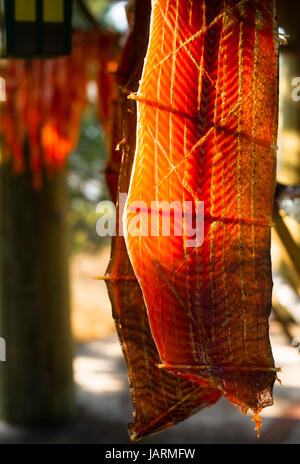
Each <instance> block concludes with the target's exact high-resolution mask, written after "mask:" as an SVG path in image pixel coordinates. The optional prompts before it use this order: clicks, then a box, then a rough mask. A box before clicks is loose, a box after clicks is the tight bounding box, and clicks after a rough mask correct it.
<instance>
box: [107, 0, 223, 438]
mask: <svg viewBox="0 0 300 464" xmlns="http://www.w3.org/2000/svg"><path fill="white" fill-rule="evenodd" d="M143 3H144V1H143ZM148 4H149V5H150V2H149V1H148ZM141 5H142V3H141V2H139V3H138V5H137V22H138V24H137V25H136V26H137V29H138V27H139V26H141V27H143V29H144V28H145V25H144V21H142V24H139V23H140V21H141V19H140V14H139V13H140V8H141ZM142 9H143V10H145V3H144V4H143V5H142ZM149 12H150V8H149ZM149 16H150V13H149ZM148 19H149V18H148ZM137 32H138V31H137ZM128 46H130V47H132V53H128ZM145 52H146V49H144V53H145ZM136 54H137V50H136V40H134V41H133V43H132V41H131V37H130V38H129V41H128V42H127V46H126V47H125V52H124V53H123V56H122V59H121V65H120V66H119V70H120V69H123V70H124V71H123V73H122V74H123V77H122V76H120V72H118V74H117V79H118V83H119V84H120V83H121V82H123V84H122V86H121V88H120V96H119V99H118V105H117V106H116V109H117V110H118V112H119V114H118V120H123V124H117V123H115V124H114V128H115V131H114V135H113V140H115V141H117V142H116V143H118V144H119V142H120V141H123V143H121V144H120V147H119V151H118V154H121V153H122V160H121V157H119V162H118V159H117V157H116V156H115V157H114V168H115V170H116V172H120V176H119V183H118V185H119V187H118V189H117V188H116V182H109V187H110V191H111V195H112V197H113V198H117V193H118V192H119V193H126V192H127V191H128V187H129V180H130V174H131V170H132V163H133V157H134V149H135V139H136V137H135V135H136V134H135V127H136V104H135V102H134V101H129V100H128V99H127V95H126V92H127V87H126V84H127V83H128V82H129V81H131V84H130V86H131V88H136V87H137V83H138V79H139V77H140V74H141V71H142V66H140V70H139V69H138V59H137V58H136ZM130 56H131V57H132V56H133V58H134V59H133V60H132V61H133V62H134V63H135V65H134V66H133V69H132V67H131V66H129V58H130ZM142 58H143V57H142ZM126 62H127V66H126ZM125 69H126V72H125ZM133 75H134V76H135V77H134V78H132V76H133ZM132 86H133V87H132ZM121 203H122V202H121ZM120 209H122V204H120V203H119V202H118V203H117V221H118V218H119V210H120ZM117 228H119V223H118V222H117ZM106 284H107V288H108V292H109V296H110V300H111V303H112V308H113V316H114V319H115V323H116V328H117V331H118V335H119V339H120V343H121V347H122V349H123V353H124V357H125V360H126V363H127V366H128V376H129V383H130V391H131V396H132V400H133V407H134V422H133V423H132V424H130V426H129V433H130V437H131V439H132V440H138V439H140V438H142V437H145V436H147V435H150V434H153V433H157V432H159V431H161V430H164V429H165V428H167V427H170V426H171V425H174V424H176V423H178V422H180V421H182V420H184V419H186V418H187V417H189V416H190V415H192V414H195V413H196V412H197V411H199V410H200V409H202V408H204V407H206V406H210V405H212V404H214V403H215V402H216V401H217V400H218V399H219V398H220V396H221V392H220V391H219V390H217V389H214V388H211V387H205V388H203V387H201V386H199V385H197V384H196V383H193V382H190V381H188V380H186V379H183V378H181V377H179V376H176V375H174V374H173V373H170V372H168V371H166V370H161V369H160V368H159V363H160V358H159V355H158V352H157V349H156V346H155V343H154V340H153V338H152V334H151V330H150V327H149V321H148V316H147V309H146V306H145V303H144V300H143V295H142V292H141V289H140V287H139V284H138V281H137V279H136V277H135V275H134V272H133V269H132V266H131V264H130V260H129V257H128V253H127V250H126V245H125V241H124V238H123V237H122V236H120V235H117V236H116V237H114V238H113V240H112V251H111V260H110V263H109V267H108V269H107V273H106Z"/></svg>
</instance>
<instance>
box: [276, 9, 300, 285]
mask: <svg viewBox="0 0 300 464" xmlns="http://www.w3.org/2000/svg"><path fill="white" fill-rule="evenodd" d="M278 19H279V26H280V27H282V28H283V29H284V31H285V33H286V34H288V35H289V38H288V45H287V46H282V47H280V100H279V101H280V118H279V121H280V125H279V138H278V141H279V152H278V172H277V180H278V181H279V182H280V183H282V184H285V185H295V184H300V101H295V99H294V98H293V95H294V94H293V91H294V90H295V86H294V85H293V82H294V78H296V77H299V76H300V58H299V57H300V31H299V24H300V3H299V2H287V1H285V0H280V1H279V15H278ZM282 225H286V226H287V228H288V230H289V232H290V234H291V237H292V239H293V240H294V242H295V243H296V244H297V246H298V247H300V225H299V224H297V223H296V221H295V220H294V219H291V218H288V217H285V218H284V220H283V224H282ZM277 266H278V268H279V270H280V272H282V274H284V276H285V277H286V278H287V279H288V280H289V281H290V282H291V283H292V285H293V286H294V287H295V288H297V287H298V279H297V278H296V275H295V273H294V269H293V268H291V267H290V266H288V265H286V263H285V261H284V260H281V261H280V260H279V262H278V264H277Z"/></svg>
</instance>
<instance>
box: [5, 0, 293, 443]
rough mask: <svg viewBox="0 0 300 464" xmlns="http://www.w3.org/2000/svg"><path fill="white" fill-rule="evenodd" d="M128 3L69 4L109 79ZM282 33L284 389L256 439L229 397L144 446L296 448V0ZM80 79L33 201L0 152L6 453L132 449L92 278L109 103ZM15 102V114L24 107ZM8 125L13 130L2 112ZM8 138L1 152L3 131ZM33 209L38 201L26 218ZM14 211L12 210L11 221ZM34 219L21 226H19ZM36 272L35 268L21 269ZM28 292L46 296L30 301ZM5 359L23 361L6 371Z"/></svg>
mask: <svg viewBox="0 0 300 464" xmlns="http://www.w3.org/2000/svg"><path fill="white" fill-rule="evenodd" d="M130 3H131V4H132V3H133V2H130ZM284 3H285V4H284ZM286 3H289V5H287V4H286ZM126 4H127V2H125V1H108V0H85V1H82V2H81V1H77V0H76V1H74V5H73V15H72V28H73V29H74V30H75V29H76V30H81V31H88V32H91V33H92V34H93V33H95V31H97V30H98V29H99V30H101V32H102V33H103V34H104V36H105V37H106V38H107V37H113V44H114V47H115V52H114V53H115V54H114V58H113V60H108V61H107V63H108V65H107V66H106V71H105V72H106V73H109V72H110V71H109V70H110V69H111V70H112V72H111V75H112V76H113V71H114V70H115V69H116V66H115V61H114V60H115V59H116V57H117V56H119V55H118V54H119V50H120V49H121V48H122V45H124V43H125V39H126V36H127V31H128V22H127V17H126V11H125V6H126ZM127 12H128V11H127ZM279 23H280V30H279V36H278V41H279V42H280V124H279V143H278V145H279V156H278V188H277V194H276V205H275V210H274V228H273V237H272V238H273V240H272V261H273V280H274V298H273V310H272V315H271V320H270V332H271V342H272V347H273V353H274V357H275V364H276V366H281V368H282V372H281V373H279V378H280V380H281V385H279V383H277V384H276V386H275V390H274V406H272V407H269V408H266V409H265V410H264V411H263V413H262V416H263V428H262V437H261V438H260V439H258V440H257V439H256V435H255V432H254V431H253V424H252V423H251V420H250V418H249V417H247V416H246V417H245V416H243V415H242V414H240V412H239V411H238V410H237V409H236V408H234V406H232V405H231V404H229V402H228V401H226V400H225V399H223V400H221V401H220V402H219V403H217V404H216V405H215V406H213V407H212V408H209V409H206V410H204V411H202V412H201V413H199V414H197V415H196V416H194V417H192V418H190V419H188V420H186V421H185V422H184V423H182V424H179V425H177V426H175V427H172V428H171V429H169V430H167V431H165V432H163V433H160V434H159V435H156V436H153V437H150V438H147V439H145V440H143V442H142V443H152V444H155V443H156V444H159V443H162V444H179V443H180V444H189V443H286V444H287V443H300V354H299V346H300V297H299V291H300V249H299V247H300V188H298V185H300V88H297V85H298V87H299V85H300V78H299V81H297V80H295V78H297V77H298V76H300V60H299V56H300V54H299V51H300V37H299V26H298V25H299V24H300V7H299V4H298V3H297V2H282V3H281V4H280V15H279ZM287 35H288V36H289V37H287ZM105 44H107V42H105ZM105 46H107V45H105ZM79 63H80V61H79ZM107 63H106V64H107ZM1 69H2V71H3V66H2V67H1ZM3 72H4V71H3ZM88 72H90V73H91V78H90V79H87V82H86V85H85V92H86V95H85V97H84V99H85V100H86V101H85V102H84V105H83V109H82V112H81V113H80V126H79V128H78V134H77V140H76V143H74V144H73V145H74V146H72V151H71V153H70V155H69V156H68V157H67V161H66V165H65V169H63V170H60V171H59V173H58V174H57V175H55V176H53V175H50V177H49V176H48V177H47V176H46V177H45V178H44V173H42V174H41V175H42V177H43V184H42V187H41V191H40V193H39V190H35V189H34V188H31V185H32V181H33V179H32V177H34V173H36V172H40V171H38V168H32V166H36V165H34V164H33V163H32V160H31V159H30V160H29V163H31V168H32V169H31V170H32V171H33V174H32V173H29V174H28V172H25V171H24V170H23V171H22V169H19V171H20V172H17V173H16V174H14V175H12V174H11V172H12V171H13V170H15V171H18V164H17V161H16V160H17V153H18V151H17V149H16V148H15V147H14V148H13V150H14V157H13V158H12V159H11V158H10V161H9V162H8V164H12V166H10V167H9V170H8V168H7V166H6V164H7V163H4V161H5V160H6V158H5V154H4V153H2V163H1V177H0V246H1V263H0V278H1V283H0V304H1V309H0V336H1V337H4V338H5V340H6V345H7V346H6V358H7V360H6V362H1V363H0V394H1V399H0V419H1V420H0V443H104V444H115V443H116V444H120V443H126V444H127V443H130V440H129V438H128V433H127V423H128V422H131V416H132V410H131V401H130V395H129V388H128V380H127V370H126V365H125V361H124V359H123V355H122V353H121V349H120V346H119V342H118V339H117V335H116V332H115V328H114V321H113V318H112V315H111V305H110V301H109V297H108V294H107V290H106V285H105V282H104V281H103V280H102V281H101V280H98V279H97V277H98V276H103V275H104V274H105V271H106V268H107V265H108V262H109V257H110V239H108V238H101V237H99V236H98V235H97V233H96V222H97V219H98V217H99V214H97V213H96V208H97V204H98V203H99V202H100V201H102V200H106V199H109V198H110V194H109V189H108V186H107V184H106V182H105V176H104V171H105V166H106V160H107V158H108V155H109V151H110V148H109V147H108V145H107V141H106V137H105V131H106V128H105V124H103V119H102V117H103V113H105V109H103V108H102V110H101V111H102V116H101V114H100V116H99V106H101V102H102V101H103V100H105V98H106V97H107V96H106V95H104V94H101V91H103V89H104V91H105V92H106V90H105V89H106V87H105V88H104V87H101V85H99V82H96V80H95V74H94V73H93V72H91V71H90V70H89V71H88ZM0 76H1V70H0ZM14 76H17V73H16V74H15V75H14ZM6 77H7V75H6ZM8 77H9V76H8ZM104 78H105V76H104ZM7 83H8V81H7V79H6V85H7ZM70 85H71V84H70ZM107 85H108V84H107ZM6 90H9V89H6ZM30 98H33V97H32V95H30ZM1 105H5V102H2V103H1ZM18 105H19V106H18ZM18 105H16V107H17V108H19V109H20V107H21V106H22V105H21V104H20V103H19V104H18ZM102 106H103V105H102ZM47 114H48V113H47ZM5 117H6V118H7V121H8V115H7V114H6V116H5ZM99 120H100V122H99ZM21 129H22V127H21ZM21 129H20V130H21ZM2 132H4V129H3V130H2ZM21 132H22V130H21ZM55 140H56V139H55ZM2 141H3V144H5V142H7V141H5V137H4V136H3V134H2ZM55 143H57V142H55ZM25 161H26V160H25ZM16 166H17V167H16ZM46 168H47V166H46ZM35 169H36V171H35ZM50 171H51V166H50ZM50 174H51V173H50ZM54 184H55V185H54ZM286 186H289V187H288V188H286ZM54 192H55V193H54ZM41 195H42V196H43V201H42V202H41V201H40V199H39V197H40V196H41ZM29 203H30V205H32V204H34V205H35V206H34V208H33V211H32V212H30V208H29V207H28V205H29ZM9 208H11V211H12V210H13V211H14V213H13V214H12V213H9V212H8V209H9ZM39 208H40V209H39ZM43 211H46V212H47V211H48V212H49V211H51V212H52V213H51V214H52V216H53V218H52V219H53V221H54V225H49V224H48V223H46V219H45V217H44V216H43V215H44V213H43ZM37 217H39V219H37ZM31 220H32V224H31V225H30V227H29V226H28V224H27V222H29V221H31ZM45 227H48V228H49V227H53V229H51V230H53V237H54V238H53V240H56V242H55V243H56V244H57V243H58V242H59V249H57V246H56V247H55V246H54V245H53V243H52V242H51V243H50V241H49V242H46V241H44V242H43V241H42V240H41V241H40V240H39V237H40V236H43V231H44V228H45ZM16 229H17V230H16ZM13 230H15V232H13ZM47 230H49V229H47ZM32 237H35V241H36V244H35V245H32ZM37 242H39V243H38V244H37ZM46 247H49V251H47V250H46ZM20 250H23V251H20ZM26 250H27V251H26ZM59 250H60V252H59ZM20 253H21V256H20ZM59 253H60V259H62V258H61V256H63V255H65V256H67V261H66V262H67V263H68V264H67V265H66V264H64V263H63V262H62V263H61V265H59V266H58V268H59V269H60V272H61V273H62V274H63V275H64V276H65V277H64V278H63V279H62V280H64V284H61V279H60V276H59V275H57V272H56V271H55V269H57V267H56V266H57V262H56V261H55V259H56V257H57V256H56V255H58V254H59ZM36 256H37V258H36V261H35V257H36ZM66 266H67V267H66ZM31 268H34V269H33V270H32V271H30V272H29V271H28V272H27V271H26V269H31ZM51 270H54V272H51ZM29 274H30V276H29ZM53 274H56V275H55V276H53ZM67 276H69V279H67ZM66 280H67V281H66ZM62 286H63V288H62ZM35 287H39V288H40V289H41V292H40V293H41V294H39V295H38V296H37V293H38V292H36V288H35ZM42 292H43V294H42ZM53 295H54V296H53ZM50 308H51V313H50ZM68 308H70V312H69V310H68ZM33 320H35V323H34V324H33V323H32V321H33ZM36 321H37V322H36ZM11 358H14V359H17V361H18V362H15V363H11V364H10V363H9V359H11ZM73 378H74V384H75V385H74V384H73Z"/></svg>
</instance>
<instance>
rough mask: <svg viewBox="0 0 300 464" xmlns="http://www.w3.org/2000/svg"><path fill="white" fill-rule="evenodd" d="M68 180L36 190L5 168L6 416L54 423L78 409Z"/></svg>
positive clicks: (0, 188)
mask: <svg viewBox="0 0 300 464" xmlns="http://www.w3.org/2000/svg"><path fill="white" fill-rule="evenodd" d="M66 211H67V196H66V190H65V177H64V174H62V173H61V174H59V175H56V176H55V178H54V179H52V180H47V179H44V180H43V187H42V188H41V190H34V189H33V188H32V176H31V173H30V172H27V173H25V174H21V175H12V174H11V168H10V166H9V165H7V164H2V165H1V166H0V336H1V337H3V338H4V339H5V341H6V362H1V363H0V417H1V419H4V420H6V421H8V422H11V423H20V424H34V423H43V422H44V423H49V422H52V421H58V420H64V419H67V418H69V417H70V415H71V414H72V411H73V406H74V395H73V375H72V339H71V329H70V313H69V287H68V286H69V284H68V263H67V249H68V244H67V227H66Z"/></svg>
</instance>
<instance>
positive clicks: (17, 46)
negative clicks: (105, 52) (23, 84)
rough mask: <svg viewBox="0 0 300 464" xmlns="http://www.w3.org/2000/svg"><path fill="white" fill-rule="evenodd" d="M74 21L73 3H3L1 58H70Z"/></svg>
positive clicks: (0, 9) (1, 0)
mask: <svg viewBox="0 0 300 464" xmlns="http://www.w3.org/2000/svg"><path fill="white" fill-rule="evenodd" d="M71 18H72V0H0V23H1V24H0V56H1V57H2V58H3V57H10V58H35V57H38V58H48V57H54V56H62V55H69V54H70V52H71Z"/></svg>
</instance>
